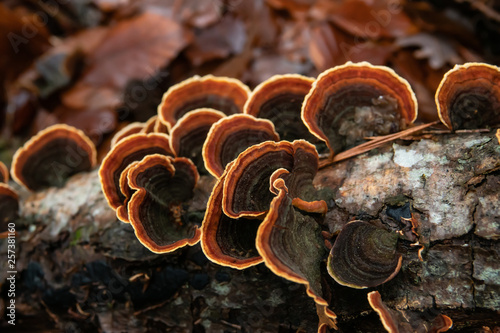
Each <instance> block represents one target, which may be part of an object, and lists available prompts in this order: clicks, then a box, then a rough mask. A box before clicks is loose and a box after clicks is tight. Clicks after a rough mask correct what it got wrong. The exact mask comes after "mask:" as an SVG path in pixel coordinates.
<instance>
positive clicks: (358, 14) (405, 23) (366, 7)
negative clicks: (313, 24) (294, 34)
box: [310, 0, 417, 39]
mask: <svg viewBox="0 0 500 333" xmlns="http://www.w3.org/2000/svg"><path fill="white" fill-rule="evenodd" d="M310 14H311V16H312V17H313V18H315V19H317V20H329V21H331V22H332V23H333V24H335V25H336V26H338V27H339V28H341V29H342V30H344V31H346V32H347V33H349V34H351V35H353V36H356V37H361V38H369V39H380V38H392V37H398V36H405V35H408V34H411V33H416V32H417V28H416V27H415V25H414V24H413V23H412V22H411V20H410V19H409V17H408V16H407V15H406V13H405V12H404V11H403V8H402V3H401V2H400V1H390V0H375V1H373V0H346V1H340V2H338V1H329V0H319V1H317V2H316V3H315V5H314V7H313V8H311V10H310Z"/></svg>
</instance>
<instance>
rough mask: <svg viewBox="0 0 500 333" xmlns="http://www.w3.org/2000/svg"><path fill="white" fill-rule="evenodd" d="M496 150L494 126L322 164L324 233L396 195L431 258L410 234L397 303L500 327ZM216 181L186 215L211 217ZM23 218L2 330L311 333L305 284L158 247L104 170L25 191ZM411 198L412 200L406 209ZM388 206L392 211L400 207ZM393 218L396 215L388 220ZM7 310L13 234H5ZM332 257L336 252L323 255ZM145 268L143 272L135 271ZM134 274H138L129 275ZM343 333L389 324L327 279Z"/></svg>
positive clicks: (391, 296) (457, 327)
mask: <svg viewBox="0 0 500 333" xmlns="http://www.w3.org/2000/svg"><path fill="white" fill-rule="evenodd" d="M499 169H500V145H499V144H498V141H497V139H496V138H495V136H494V134H493V133H488V134H484V133H483V134H480V133H475V134H460V135H440V136H433V137H428V138H421V139H420V140H415V141H398V142H396V143H393V144H388V145H386V146H385V147H383V148H380V149H377V150H374V151H371V152H369V153H367V154H364V155H361V156H358V157H356V158H352V159H350V160H347V161H344V162H341V163H339V164H335V165H333V166H331V167H328V168H325V169H323V170H320V172H319V173H318V175H317V177H316V179H315V183H316V185H317V186H318V187H319V188H323V189H324V194H325V195H327V196H328V195H329V196H330V200H329V202H328V204H329V206H330V211H329V213H328V214H327V216H326V218H325V230H329V231H330V232H332V233H334V232H335V231H337V230H339V229H340V228H341V226H342V225H343V224H344V223H346V222H347V221H349V220H352V219H354V218H358V219H364V220H379V221H381V222H382V223H384V224H386V226H387V227H388V228H398V226H400V222H397V221H395V220H394V219H391V218H390V217H389V216H392V215H394V214H393V210H394V209H393V203H394V199H390V198H394V197H398V196H399V197H401V196H404V200H403V201H405V200H406V202H407V203H409V204H406V206H402V207H407V208H411V212H412V213H413V216H414V218H415V219H416V220H418V221H419V228H418V232H419V234H420V243H422V244H423V245H424V246H425V250H424V251H423V259H424V261H423V262H422V261H420V260H419V259H418V256H417V249H416V248H415V247H411V246H409V244H410V243H411V242H409V241H406V242H405V241H402V242H401V250H402V251H404V261H403V267H402V270H401V272H400V273H399V274H398V275H397V276H396V277H395V278H394V279H393V280H392V281H390V282H388V283H386V284H384V285H382V286H380V287H379V288H376V289H377V290H379V291H380V293H381V295H382V299H383V300H384V302H386V304H387V305H388V306H390V307H391V308H393V309H400V310H406V311H410V312H412V313H417V314H421V317H422V316H423V317H424V318H425V316H428V317H429V318H432V316H435V315H436V314H437V313H443V314H447V315H448V316H450V317H451V318H452V319H453V321H454V330H453V331H454V332H478V331H479V330H480V329H481V328H482V327H483V326H488V327H490V328H491V329H493V327H495V326H500V314H499V311H500V246H499V244H500V243H499V238H500V205H499V199H500V171H499ZM210 185H211V181H210V180H205V182H203V181H202V186H201V187H200V189H199V190H198V192H197V196H196V198H195V202H193V204H192V205H191V207H192V208H191V209H190V211H189V212H187V213H186V214H189V218H196V219H199V220H201V218H202V216H203V211H202V209H203V207H204V203H205V202H206V199H207V195H208V193H209V189H210ZM23 197H24V199H23V203H22V205H21V207H22V211H21V219H20V220H19V221H18V222H17V232H18V236H17V244H16V257H17V267H16V269H17V271H18V274H17V281H16V326H15V327H13V326H10V325H7V324H6V323H5V321H4V322H3V323H2V327H1V329H2V332H8V331H16V332H19V331H33V330H35V329H36V330H49V329H51V330H52V331H59V330H61V331H66V332H88V331H102V332H144V331H145V328H147V329H148V331H149V332H297V331H300V332H315V331H316V327H317V315H316V311H315V308H314V303H313V301H312V300H311V299H310V298H308V297H307V296H306V294H305V290H304V287H303V286H301V285H297V284H294V283H292V282H288V281H285V280H283V279H281V278H279V277H276V276H274V275H273V274H272V273H271V272H270V271H269V270H268V269H267V268H266V267H265V266H264V265H263V264H261V265H258V266H256V267H252V268H249V269H246V270H244V271H237V270H232V269H228V268H224V267H220V266H218V265H215V264H212V263H210V262H208V261H207V259H206V258H205V257H204V255H203V253H202V252H201V250H200V247H199V245H197V246H194V247H191V248H185V249H181V250H178V251H176V252H175V253H171V254H164V255H156V254H153V253H151V252H149V251H148V250H147V249H146V248H144V247H143V246H142V245H141V244H140V243H139V242H138V241H137V240H136V238H135V236H134V232H133V230H132V227H131V226H130V225H128V224H125V223H121V222H119V221H117V219H116V217H115V215H114V212H113V211H112V210H111V209H110V208H109V207H108V205H107V203H106V201H105V199H104V197H103V196H102V194H101V188H100V184H99V179H98V177H97V172H96V171H94V172H91V173H88V174H81V175H77V176H75V177H74V178H72V179H71V180H70V181H69V182H68V184H67V185H66V187H64V188H62V189H49V190H46V191H44V192H40V193H37V194H32V195H28V194H26V193H25V194H24V195H23ZM410 204H411V205H410ZM391 207H392V208H391ZM391 214H392V215H391ZM0 242H1V243H0V246H1V247H0V249H1V255H2V257H3V258H5V260H1V261H0V262H1V263H2V264H1V265H2V266H1V271H0V279H1V280H0V281H2V282H3V287H2V301H3V302H4V304H2V310H1V311H4V310H5V309H4V306H5V302H7V301H9V298H8V297H7V292H6V291H7V283H6V280H5V279H6V277H7V274H6V272H7V267H6V261H7V260H6V258H7V251H6V241H5V240H1V241H0ZM325 259H326V258H325ZM140 273H142V275H139V276H138V275H137V274H140ZM134 276H135V279H131V278H132V277H134ZM324 277H325V279H324V280H325V281H326V283H327V284H328V286H329V287H330V288H329V289H330V291H331V295H332V299H331V303H332V308H333V310H334V311H335V312H336V313H337V315H339V331H340V332H384V329H383V327H382V325H381V324H380V321H379V319H378V317H377V316H376V315H375V314H374V312H373V311H371V309H370V307H369V305H368V302H367V300H366V294H367V293H368V292H369V291H371V290H373V289H369V290H367V289H365V290H354V289H350V288H346V287H340V286H338V285H336V284H335V283H334V282H333V281H332V279H331V278H330V277H329V276H328V274H326V270H325V274H324Z"/></svg>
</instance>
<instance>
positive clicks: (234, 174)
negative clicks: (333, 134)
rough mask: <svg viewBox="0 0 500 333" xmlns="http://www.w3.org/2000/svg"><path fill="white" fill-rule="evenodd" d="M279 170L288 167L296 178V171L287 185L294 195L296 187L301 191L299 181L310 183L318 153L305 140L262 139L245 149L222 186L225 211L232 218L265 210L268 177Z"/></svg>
mask: <svg viewBox="0 0 500 333" xmlns="http://www.w3.org/2000/svg"><path fill="white" fill-rule="evenodd" d="M278 169H286V170H288V171H289V172H290V174H289V175H287V177H295V170H298V173H299V174H300V177H298V178H297V179H296V180H297V181H295V180H294V181H291V182H290V186H289V187H290V192H291V193H294V195H295V194H296V193H297V190H298V189H301V190H302V185H301V181H304V183H306V184H307V183H312V177H314V175H315V174H316V172H317V169H318V153H317V151H316V149H315V148H314V146H313V145H311V144H310V143H308V142H307V141H304V140H295V141H294V142H289V141H280V142H274V141H265V142H263V143H261V144H258V145H254V146H252V147H250V148H248V149H246V150H245V151H244V152H242V153H241V154H240V155H239V156H238V158H237V159H236V160H235V161H234V163H233V164H232V165H231V167H230V168H228V173H227V177H226V180H225V182H224V189H223V191H224V196H223V203H222V204H223V206H222V207H223V209H224V213H225V214H226V215H227V216H229V217H232V218H238V217H242V216H247V217H250V216H260V215H262V214H264V213H266V212H267V210H268V209H269V204H270V202H271V200H272V198H273V197H274V194H273V193H272V192H271V191H270V189H269V180H270V178H271V177H272V174H273V173H274V172H275V171H276V170H278ZM306 174H307V176H305V175H306ZM307 185H308V187H309V186H312V185H311V184H307Z"/></svg>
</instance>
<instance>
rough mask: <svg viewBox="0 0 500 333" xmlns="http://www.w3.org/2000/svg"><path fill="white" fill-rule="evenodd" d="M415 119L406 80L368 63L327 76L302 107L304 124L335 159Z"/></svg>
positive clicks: (339, 68) (414, 102) (348, 66)
mask: <svg viewBox="0 0 500 333" xmlns="http://www.w3.org/2000/svg"><path fill="white" fill-rule="evenodd" d="M416 118H417V100H416V97H415V94H414V93H413V91H412V89H411V87H410V84H409V83H408V81H406V80H405V79H403V78H402V77H400V76H399V75H397V74H396V73H395V72H394V70H392V69H390V68H388V67H384V66H373V65H371V64H370V63H367V62H360V63H352V62H347V63H346V64H344V65H341V66H337V67H334V68H331V69H328V70H326V71H324V72H323V73H321V74H320V75H319V76H318V78H317V79H316V81H314V83H313V85H312V88H311V90H310V92H309V94H307V96H306V97H305V100H304V103H303V105H302V120H303V121H304V123H305V124H306V126H307V127H308V128H309V131H310V132H311V133H313V134H314V135H315V136H316V137H317V138H319V139H320V140H323V141H325V142H326V144H327V146H328V148H329V149H330V153H331V156H333V154H336V153H338V152H341V151H343V150H345V149H348V148H352V147H354V146H356V145H358V144H360V143H362V142H363V138H364V137H372V136H381V135H387V134H391V133H395V132H397V131H400V130H402V129H405V127H406V126H407V125H409V124H411V123H413V122H414V121H415V119H416Z"/></svg>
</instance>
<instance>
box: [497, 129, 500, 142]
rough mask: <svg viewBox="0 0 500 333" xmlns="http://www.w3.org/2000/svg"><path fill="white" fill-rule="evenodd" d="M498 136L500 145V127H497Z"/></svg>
mask: <svg viewBox="0 0 500 333" xmlns="http://www.w3.org/2000/svg"><path fill="white" fill-rule="evenodd" d="M496 137H497V140H498V144H499V145H500V128H499V129H497V134H496Z"/></svg>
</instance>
